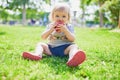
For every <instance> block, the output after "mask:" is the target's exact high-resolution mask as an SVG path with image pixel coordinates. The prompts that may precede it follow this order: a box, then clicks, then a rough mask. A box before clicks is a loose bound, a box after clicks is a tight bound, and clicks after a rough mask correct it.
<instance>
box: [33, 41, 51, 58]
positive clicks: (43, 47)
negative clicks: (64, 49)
mask: <svg viewBox="0 0 120 80" xmlns="http://www.w3.org/2000/svg"><path fill="white" fill-rule="evenodd" d="M43 53H45V54H47V55H51V52H50V50H49V47H48V45H47V44H46V43H38V44H37V46H36V49H35V55H38V56H40V57H42V54H43Z"/></svg>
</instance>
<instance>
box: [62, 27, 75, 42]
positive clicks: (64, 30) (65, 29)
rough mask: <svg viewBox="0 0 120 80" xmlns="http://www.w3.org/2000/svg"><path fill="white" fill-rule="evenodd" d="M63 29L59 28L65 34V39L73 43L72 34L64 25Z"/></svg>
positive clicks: (73, 37)
mask: <svg viewBox="0 0 120 80" xmlns="http://www.w3.org/2000/svg"><path fill="white" fill-rule="evenodd" d="M62 26H63V27H61V31H62V32H64V33H65V35H66V37H67V39H68V40H69V41H71V42H74V41H75V35H74V34H73V33H71V32H70V31H69V30H68V28H67V27H66V25H62Z"/></svg>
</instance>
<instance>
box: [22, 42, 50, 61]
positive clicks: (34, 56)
mask: <svg viewBox="0 0 120 80" xmlns="http://www.w3.org/2000/svg"><path fill="white" fill-rule="evenodd" d="M43 53H46V54H47V55H51V52H50V50H49V48H48V45H47V44H45V43H38V44H37V47H36V49H35V52H34V53H30V52H23V55H22V56H23V57H24V58H27V59H31V60H40V59H42V54H43Z"/></svg>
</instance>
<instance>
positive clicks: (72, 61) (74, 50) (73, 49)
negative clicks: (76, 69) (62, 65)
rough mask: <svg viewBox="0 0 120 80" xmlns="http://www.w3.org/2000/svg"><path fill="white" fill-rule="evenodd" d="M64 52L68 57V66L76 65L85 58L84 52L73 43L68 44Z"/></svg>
mask: <svg viewBox="0 0 120 80" xmlns="http://www.w3.org/2000/svg"><path fill="white" fill-rule="evenodd" d="M65 53H66V54H69V59H68V62H67V65H68V66H78V65H79V64H81V63H82V62H83V61H84V60H85V58H86V56H85V53H84V52H83V51H82V50H79V49H78V47H77V45H75V44H73V45H70V46H69V47H68V48H67V49H66V50H65Z"/></svg>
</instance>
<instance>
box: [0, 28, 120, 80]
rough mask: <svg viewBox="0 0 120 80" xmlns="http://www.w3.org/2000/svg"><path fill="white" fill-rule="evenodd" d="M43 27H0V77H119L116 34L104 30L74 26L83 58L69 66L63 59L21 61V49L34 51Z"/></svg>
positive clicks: (1, 79) (92, 79)
mask: <svg viewBox="0 0 120 80" xmlns="http://www.w3.org/2000/svg"><path fill="white" fill-rule="evenodd" d="M44 29H45V28H44V27H20V26H19V27H15V26H14V27H11V26H0V80H119V79H120V69H119V68H120V62H119V61H120V33H117V32H111V31H110V30H107V29H88V28H78V27H76V28H75V32H76V37H77V38H76V41H75V42H76V44H78V46H79V47H80V48H81V49H82V50H84V51H85V52H86V55H87V60H86V61H85V62H84V63H83V64H82V65H80V66H78V67H75V68H71V67H68V66H67V65H66V61H67V59H68V58H67V57H66V58H59V57H48V56H46V55H44V58H43V59H42V60H41V61H31V60H25V59H23V58H22V57H21V54H22V52H23V51H34V48H35V46H36V44H37V43H38V42H40V41H42V42H46V41H43V40H41V38H40V35H41V33H42V31H43V30H44Z"/></svg>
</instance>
